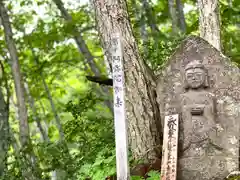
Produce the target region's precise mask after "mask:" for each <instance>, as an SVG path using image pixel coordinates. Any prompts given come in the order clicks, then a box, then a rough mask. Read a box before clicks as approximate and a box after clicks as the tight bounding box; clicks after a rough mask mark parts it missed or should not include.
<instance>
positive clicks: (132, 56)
mask: <svg viewBox="0 0 240 180" xmlns="http://www.w3.org/2000/svg"><path fill="white" fill-rule="evenodd" d="M93 6H94V9H95V14H96V19H97V26H98V31H99V35H100V37H101V40H102V46H103V47H104V48H105V50H108V52H110V42H111V37H112V34H113V33H116V32H119V33H120V34H121V36H122V46H123V63H124V71H125V85H126V88H125V95H126V97H125V100H126V110H127V119H128V127H129V129H128V130H129V143H130V146H131V150H132V153H133V156H134V157H135V158H136V159H139V158H143V159H145V160H146V161H152V160H153V159H155V158H157V157H158V156H159V145H160V143H161V142H160V131H161V127H160V119H159V118H160V114H159V109H158V106H157V102H156V92H155V87H154V86H155V81H154V79H153V75H152V74H151V71H149V69H148V67H147V66H146V64H145V63H144V61H143V59H142V58H141V57H140V55H139V51H138V47H137V43H136V41H135V39H134V36H133V32H132V28H131V26H130V22H129V16H128V13H127V6H126V1H125V0H94V1H93ZM108 58H109V59H111V56H108Z"/></svg>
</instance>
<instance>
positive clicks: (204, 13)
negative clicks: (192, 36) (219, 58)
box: [197, 0, 221, 51]
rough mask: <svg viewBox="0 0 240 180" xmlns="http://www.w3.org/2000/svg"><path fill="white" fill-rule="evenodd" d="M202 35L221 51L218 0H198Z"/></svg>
mask: <svg viewBox="0 0 240 180" xmlns="http://www.w3.org/2000/svg"><path fill="white" fill-rule="evenodd" d="M197 2H198V9H199V29H200V36H201V37H202V38H203V39H205V40H206V41H208V42H209V43H210V44H212V45H213V46H214V47H215V48H216V49H218V50H219V51H221V31H220V14H219V7H218V0H205V1H203V0H198V1H197Z"/></svg>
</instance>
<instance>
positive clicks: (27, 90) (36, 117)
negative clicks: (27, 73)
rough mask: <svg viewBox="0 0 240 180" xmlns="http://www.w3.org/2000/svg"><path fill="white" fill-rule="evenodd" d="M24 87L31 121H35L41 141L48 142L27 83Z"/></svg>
mask: <svg viewBox="0 0 240 180" xmlns="http://www.w3.org/2000/svg"><path fill="white" fill-rule="evenodd" d="M24 86H25V91H26V93H27V96H28V101H29V104H30V107H31V109H32V111H33V119H34V120H35V122H36V124H37V127H38V129H39V131H40V134H41V136H42V140H43V141H49V138H48V135H47V133H46V132H45V130H44V128H43V127H42V124H41V119H40V117H39V115H38V112H37V109H36V106H35V101H34V99H33V97H32V96H31V93H30V90H29V87H28V84H27V82H25V83H24Z"/></svg>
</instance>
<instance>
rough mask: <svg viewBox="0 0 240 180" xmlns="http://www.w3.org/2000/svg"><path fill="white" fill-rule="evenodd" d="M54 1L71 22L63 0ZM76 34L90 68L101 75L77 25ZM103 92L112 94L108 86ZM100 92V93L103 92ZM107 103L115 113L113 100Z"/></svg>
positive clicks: (78, 44) (80, 49) (79, 46)
mask: <svg viewBox="0 0 240 180" xmlns="http://www.w3.org/2000/svg"><path fill="white" fill-rule="evenodd" d="M53 2H54V3H55V4H56V6H57V7H58V9H59V10H60V12H61V14H62V16H63V18H64V19H65V20H66V21H67V22H71V21H72V17H71V15H70V14H69V13H68V11H67V10H66V9H65V7H64V4H63V2H62V1H61V0H53ZM74 31H75V33H74V34H78V35H74V40H75V42H76V44H77V46H78V49H79V51H80V53H82V54H83V56H84V57H85V58H86V60H87V62H86V63H87V64H88V65H89V67H90V69H91V70H92V72H93V73H94V75H95V76H100V75H101V72H100V71H99V69H98V68H97V65H96V63H95V61H94V56H93V55H92V54H91V52H90V50H89V48H88V46H87V44H86V43H85V41H84V39H83V37H82V35H81V33H80V32H78V31H77V29H76V27H74ZM101 89H102V92H104V93H105V94H106V95H108V96H109V95H110V94H111V93H110V91H109V89H108V88H107V87H101ZM102 92H100V93H102ZM105 105H106V106H107V107H108V108H109V110H110V111H111V112H112V113H113V104H112V102H111V101H109V100H107V101H105Z"/></svg>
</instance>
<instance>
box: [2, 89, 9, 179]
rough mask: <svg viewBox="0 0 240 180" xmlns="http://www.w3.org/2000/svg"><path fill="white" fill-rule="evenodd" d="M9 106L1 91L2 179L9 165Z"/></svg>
mask: <svg viewBox="0 0 240 180" xmlns="http://www.w3.org/2000/svg"><path fill="white" fill-rule="evenodd" d="M8 114H9V110H8V105H7V103H6V102H5V100H4V96H3V93H2V90H1V89H0V137H1V141H0V177H3V175H4V171H5V170H6V167H7V166H6V164H7V152H8V148H9V123H8Z"/></svg>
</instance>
